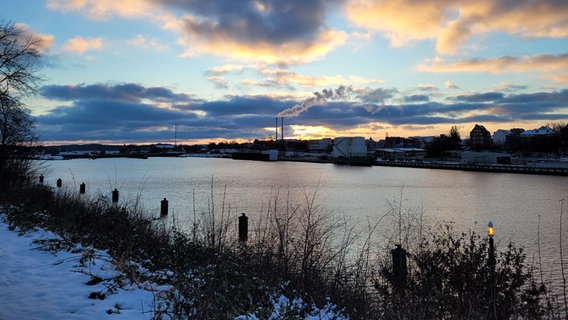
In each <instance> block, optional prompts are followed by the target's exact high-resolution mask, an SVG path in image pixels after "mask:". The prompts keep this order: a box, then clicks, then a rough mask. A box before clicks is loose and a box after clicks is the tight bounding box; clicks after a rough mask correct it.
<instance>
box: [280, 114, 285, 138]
mask: <svg viewBox="0 0 568 320" xmlns="http://www.w3.org/2000/svg"><path fill="white" fill-rule="evenodd" d="M280 124H281V125H282V129H281V130H280V134H281V135H282V141H283V142H284V117H281V118H280Z"/></svg>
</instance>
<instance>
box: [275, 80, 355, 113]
mask: <svg viewBox="0 0 568 320" xmlns="http://www.w3.org/2000/svg"><path fill="white" fill-rule="evenodd" d="M351 91H353V89H352V88H351V86H347V87H346V86H344V85H341V86H339V87H338V88H337V89H335V90H333V89H323V90H322V92H314V96H315V97H311V98H308V99H306V100H304V101H302V102H301V103H300V104H297V105H295V106H293V107H291V108H288V109H286V110H283V111H282V112H280V113H279V114H278V116H279V117H297V116H299V115H300V113H302V112H304V111H306V110H308V109H309V108H311V107H313V106H315V105H320V104H325V103H326V102H327V101H329V100H337V99H340V98H343V97H344V96H345V95H346V94H347V93H349V92H351Z"/></svg>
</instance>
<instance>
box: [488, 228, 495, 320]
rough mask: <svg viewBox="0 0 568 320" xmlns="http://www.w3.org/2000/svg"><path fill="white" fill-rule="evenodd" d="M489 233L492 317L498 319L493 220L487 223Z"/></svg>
mask: <svg viewBox="0 0 568 320" xmlns="http://www.w3.org/2000/svg"><path fill="white" fill-rule="evenodd" d="M487 235H488V236H489V257H488V261H487V263H488V265H489V281H490V282H489V290H490V293H491V304H492V307H493V308H492V309H493V310H492V316H493V317H492V318H491V319H497V306H496V301H495V295H496V294H495V289H496V288H495V264H496V261H495V243H494V242H493V236H494V235H495V228H493V221H491V220H489V223H488V224H487Z"/></svg>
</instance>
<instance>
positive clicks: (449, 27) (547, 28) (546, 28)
mask: <svg viewBox="0 0 568 320" xmlns="http://www.w3.org/2000/svg"><path fill="white" fill-rule="evenodd" d="M346 12H347V16H348V18H349V19H350V20H351V21H352V22H354V23H355V24H356V25H359V26H362V27H364V28H368V29H371V30H376V31H379V32H382V33H383V34H384V35H385V36H386V37H387V38H389V39H390V41H391V45H393V46H402V45H405V44H407V43H408V42H410V41H416V40H424V39H432V40H435V41H436V50H437V51H438V52H439V53H443V54H454V53H456V52H457V51H458V49H459V48H460V47H461V46H462V45H463V43H464V42H465V41H466V40H467V39H469V38H470V37H471V36H473V35H477V34H486V33H491V32H505V33H508V34H510V35H513V36H518V37H525V38H526V37H549V38H563V37H567V36H568V2H566V1H554V0H541V1H536V0H535V1H517V2H515V1H508V0H491V1H470V0H458V1H449V0H420V1H418V0H396V1H395V0H392V1H389V0H351V1H350V2H348V3H347V5H346Z"/></svg>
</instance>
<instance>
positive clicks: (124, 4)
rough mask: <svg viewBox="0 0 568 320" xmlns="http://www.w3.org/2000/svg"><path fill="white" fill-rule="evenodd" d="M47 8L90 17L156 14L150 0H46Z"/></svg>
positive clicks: (128, 16) (130, 16)
mask: <svg viewBox="0 0 568 320" xmlns="http://www.w3.org/2000/svg"><path fill="white" fill-rule="evenodd" d="M47 8H49V9H51V10H57V11H63V12H69V11H79V12H83V13H84V14H85V15H86V16H88V17H89V18H91V19H109V18H111V17H112V16H114V15H119V16H122V17H127V18H139V17H146V16H151V15H152V14H154V15H155V14H157V12H156V9H157V8H156V6H155V5H154V4H153V3H152V1H150V0H121V1H115V0H48V1H47Z"/></svg>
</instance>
